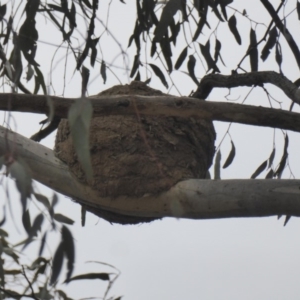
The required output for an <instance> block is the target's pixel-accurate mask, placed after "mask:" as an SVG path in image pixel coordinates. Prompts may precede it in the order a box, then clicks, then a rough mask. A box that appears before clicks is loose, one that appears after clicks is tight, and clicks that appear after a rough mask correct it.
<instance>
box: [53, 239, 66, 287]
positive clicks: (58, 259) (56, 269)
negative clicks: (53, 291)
mask: <svg viewBox="0 0 300 300" xmlns="http://www.w3.org/2000/svg"><path fill="white" fill-rule="evenodd" d="M63 259H64V244H63V243H62V242H61V243H60V244H59V246H58V248H57V249H56V251H55V254H54V257H53V263H52V274H51V278H50V285H53V284H54V283H55V282H56V281H57V279H58V276H59V274H60V272H61V269H62V264H63Z"/></svg>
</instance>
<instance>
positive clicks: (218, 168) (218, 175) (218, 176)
mask: <svg viewBox="0 0 300 300" xmlns="http://www.w3.org/2000/svg"><path fill="white" fill-rule="evenodd" d="M214 174H215V178H214V179H215V180H216V179H221V151H220V149H219V151H218V152H217V154H216V158H215V165H214Z"/></svg>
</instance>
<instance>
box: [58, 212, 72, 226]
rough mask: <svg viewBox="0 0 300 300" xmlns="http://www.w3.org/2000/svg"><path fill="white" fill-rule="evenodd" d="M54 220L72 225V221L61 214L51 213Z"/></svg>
mask: <svg viewBox="0 0 300 300" xmlns="http://www.w3.org/2000/svg"><path fill="white" fill-rule="evenodd" d="M53 218H54V220H56V221H58V222H61V223H65V224H69V225H73V224H74V221H73V220H72V219H70V218H68V217H66V216H64V215H62V214H54V215H53Z"/></svg>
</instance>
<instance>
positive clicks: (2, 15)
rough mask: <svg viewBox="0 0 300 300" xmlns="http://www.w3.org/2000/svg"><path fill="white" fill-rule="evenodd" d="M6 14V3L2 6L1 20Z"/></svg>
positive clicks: (0, 7)
mask: <svg viewBox="0 0 300 300" xmlns="http://www.w3.org/2000/svg"><path fill="white" fill-rule="evenodd" d="M5 14H6V4H4V5H1V6H0V21H1V22H2V21H3V18H4V16H5Z"/></svg>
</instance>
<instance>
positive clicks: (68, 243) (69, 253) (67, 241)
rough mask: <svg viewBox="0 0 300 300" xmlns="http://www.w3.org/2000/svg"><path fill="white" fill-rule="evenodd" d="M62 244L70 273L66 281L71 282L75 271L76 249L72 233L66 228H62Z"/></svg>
mask: <svg viewBox="0 0 300 300" xmlns="http://www.w3.org/2000/svg"><path fill="white" fill-rule="evenodd" d="M62 243H63V248H64V252H65V254H66V257H67V260H68V264H67V269H68V272H67V276H66V281H69V280H70V278H71V276H72V273H73V269H74V261H75V247H74V239H73V236H72V233H71V231H70V230H69V229H68V228H67V227H66V226H63V227H62Z"/></svg>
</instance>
